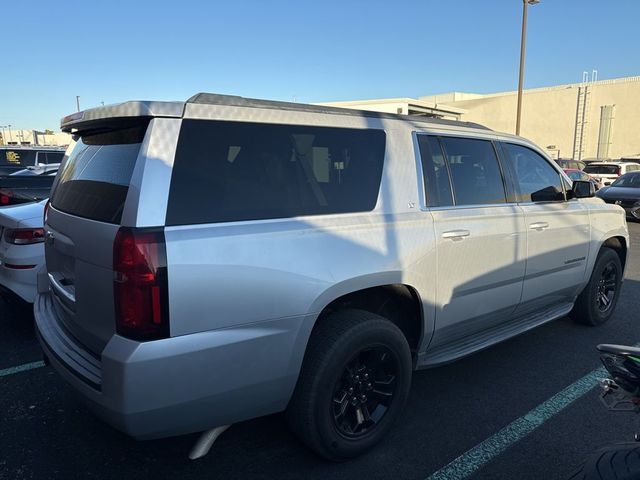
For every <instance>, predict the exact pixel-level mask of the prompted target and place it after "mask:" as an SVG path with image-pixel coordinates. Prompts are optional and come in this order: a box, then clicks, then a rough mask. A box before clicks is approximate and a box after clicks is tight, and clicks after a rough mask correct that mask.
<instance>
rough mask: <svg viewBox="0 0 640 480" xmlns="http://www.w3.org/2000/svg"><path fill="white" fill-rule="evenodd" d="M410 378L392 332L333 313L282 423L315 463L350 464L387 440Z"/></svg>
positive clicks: (406, 355)
mask: <svg viewBox="0 0 640 480" xmlns="http://www.w3.org/2000/svg"><path fill="white" fill-rule="evenodd" d="M369 367H371V368H369ZM394 374H395V375H394ZM411 375H412V362H411V352H410V351H409V345H408V343H407V340H406V338H405V336H404V335H403V333H402V332H401V331H400V329H399V328H398V327H397V326H396V325H394V324H393V323H391V322H390V321H388V320H386V319H384V318H383V317H380V316H379V315H375V314H373V313H370V312H366V311H363V310H355V309H350V310H342V311H338V312H335V313H332V314H330V315H329V316H327V317H326V318H324V319H323V320H322V321H321V323H320V324H319V325H318V326H317V327H316V328H315V329H314V331H313V333H312V335H311V338H310V340H309V344H308V346H307V351H306V354H305V357H304V361H303V363H302V370H301V372H300V377H299V379H298V383H297V385H296V388H295V391H294V393H293V397H292V399H291V402H290V403H289V407H288V409H287V420H288V422H289V425H290V427H291V429H292V430H293V432H294V433H295V434H296V435H297V436H298V437H299V438H300V440H302V442H303V443H305V444H306V445H307V446H308V447H309V448H311V449H312V450H314V451H315V452H316V453H318V454H319V455H320V456H322V457H324V458H326V459H328V460H332V461H337V462H339V461H344V460H347V459H349V458H352V457H355V456H357V455H360V454H362V453H364V452H365V451H367V450H369V449H370V448H372V447H373V446H374V445H375V444H377V443H378V442H379V441H380V440H382V439H383V438H384V437H385V435H386V434H387V432H388V431H389V429H390V428H391V426H392V425H393V423H394V422H395V421H396V420H397V418H398V416H399V415H400V413H401V412H402V410H403V407H404V404H405V403H406V400H407V397H408V395H409V389H410V387H411ZM392 377H393V378H394V380H391V378H392ZM372 379H373V382H371V381H370V380H372ZM350 392H351V393H350ZM389 392H392V394H391V396H389ZM383 394H384V395H383ZM352 395H353V396H352ZM363 396H364V397H363ZM344 399H346V406H345V401H344ZM354 399H355V400H356V403H355V404H354V403H352V402H353V400H354ZM385 402H388V404H387V405H384V404H383V403H385ZM358 410H360V413H358ZM370 410H371V411H370ZM367 417H368V418H367ZM374 418H377V421H374Z"/></svg>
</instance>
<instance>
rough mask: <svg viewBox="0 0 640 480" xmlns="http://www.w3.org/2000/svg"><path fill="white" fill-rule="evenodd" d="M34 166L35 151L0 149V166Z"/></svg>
mask: <svg viewBox="0 0 640 480" xmlns="http://www.w3.org/2000/svg"><path fill="white" fill-rule="evenodd" d="M35 164H36V151H35V150H29V149H24V150H22V149H18V148H16V149H12V148H3V149H0V165H2V166H14V167H28V166H30V165H35Z"/></svg>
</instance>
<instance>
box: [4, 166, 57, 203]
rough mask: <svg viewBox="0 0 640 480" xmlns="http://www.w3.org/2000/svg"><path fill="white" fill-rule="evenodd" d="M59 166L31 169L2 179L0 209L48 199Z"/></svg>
mask: <svg viewBox="0 0 640 480" xmlns="http://www.w3.org/2000/svg"><path fill="white" fill-rule="evenodd" d="M59 166H60V164H55V165H44V166H38V167H30V168H26V169H22V170H18V171H16V172H14V173H12V174H11V175H5V176H2V177H0V207H4V206H7V205H16V204H20V203H29V202H37V201H40V200H42V199H44V198H48V197H49V191H50V190H51V185H53V180H54V179H55V176H56V173H57V172H58V167H59Z"/></svg>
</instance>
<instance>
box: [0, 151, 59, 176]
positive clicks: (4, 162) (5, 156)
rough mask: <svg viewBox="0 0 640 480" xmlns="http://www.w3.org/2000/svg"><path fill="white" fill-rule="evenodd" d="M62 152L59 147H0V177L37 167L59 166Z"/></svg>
mask: <svg viewBox="0 0 640 480" xmlns="http://www.w3.org/2000/svg"><path fill="white" fill-rule="evenodd" d="M62 157H64V150H62V149H61V148H59V147H22V146H10V147H6V146H5V147H0V175H10V174H12V173H13V172H16V171H18V170H22V169H24V168H27V167H35V166H37V165H51V164H59V163H60V162H61V161H62Z"/></svg>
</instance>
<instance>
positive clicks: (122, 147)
mask: <svg viewBox="0 0 640 480" xmlns="http://www.w3.org/2000/svg"><path fill="white" fill-rule="evenodd" d="M146 127H147V123H145V124H144V125H136V126H134V127H128V128H123V129H119V130H112V131H109V132H106V133H97V134H93V135H83V136H82V137H80V138H79V139H78V140H77V143H76V145H75V146H74V148H73V150H72V151H71V154H70V156H69V158H67V159H66V161H64V162H63V165H62V169H61V170H60V173H59V176H58V178H57V180H56V182H57V183H56V186H55V189H54V191H53V194H52V196H51V205H53V207H55V208H56V209H58V210H61V211H63V212H66V213H69V214H71V215H76V216H78V217H84V218H89V219H92V220H98V221H100V222H108V223H115V224H118V223H120V220H121V218H122V210H123V208H124V202H125V200H126V198H127V193H128V191H129V183H130V181H131V175H132V174H133V168H134V166H135V162H136V158H137V157H138V152H139V150H140V145H141V143H142V139H143V138H144V134H145V131H146Z"/></svg>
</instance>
